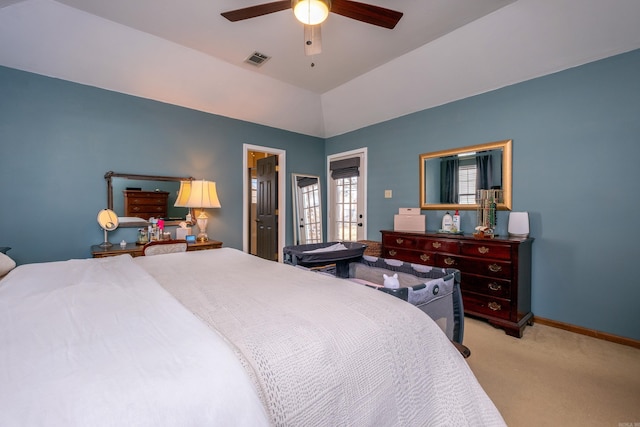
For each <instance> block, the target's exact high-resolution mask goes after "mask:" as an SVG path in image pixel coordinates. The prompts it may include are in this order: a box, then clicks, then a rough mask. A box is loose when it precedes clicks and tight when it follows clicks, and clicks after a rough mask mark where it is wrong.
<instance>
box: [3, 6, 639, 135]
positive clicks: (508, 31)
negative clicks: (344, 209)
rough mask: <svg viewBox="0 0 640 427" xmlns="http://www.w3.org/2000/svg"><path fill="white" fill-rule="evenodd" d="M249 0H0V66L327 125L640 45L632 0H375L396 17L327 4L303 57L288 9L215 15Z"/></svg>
mask: <svg viewBox="0 0 640 427" xmlns="http://www.w3.org/2000/svg"><path fill="white" fill-rule="evenodd" d="M269 1H270V0H269ZM260 3H263V1H260V0H218V1H212V0H181V1H180V2H176V1H175V0H135V1H131V0H110V1H105V0H58V1H54V0H0V65H5V66H8V67H13V68H17V69H22V70H26V71H31V72H35V73H39V74H43V75H47V76H52V77H57V78H61V79H64V80H70V81H74V82H78V83H82V84H87V85H92V86H96V87H101V88H105V89H109V90H114V91H118V92H123V93H128V94H132V95H136V96H141V97H145V98H149V99H155V100H159V101H163V102H168V103H172V104H176V105H181V106H185V107H189V108H194V109H198V110H202V111H207V112H211V113H215V114H220V115H223V116H227V117H232V118H237V119H241V120H246V121H250V122H254V123H259V124H264V125H268V126H273V127H276V128H281V129H286V130H290V131H294V132H299V133H303V134H308V135H313V136H319V137H331V136H335V135H340V134H342V133H345V132H349V131H352V130H355V129H358V128H361V127H363V126H367V125H370V124H373V123H378V122H381V121H384V120H389V119H392V118H395V117H399V116H402V115H405V114H408V113H412V112H415V111H420V110H423V109H425V108H430V107H433V106H436V105H441V104H444V103H447V102H451V101H453V100H457V99H461V98H465V97H468V96H471V95H475V94H478V93H483V92H486V91H489V90H493V89H496V88H500V87H504V86H506V85H510V84H514V83H517V82H521V81H524V80H528V79H531V78H535V77H538V76H542V75H545V74H549V73H553V72H556V71H560V70H563V69H566V68H570V67H573V66H577V65H581V64H584V63H587V62H590V61H594V60H597V59H601V58H605V57H608V56H611V55H615V54H618V53H622V52H626V51H629V50H633V49H637V48H640V25H638V22H640V1H638V0H608V1H605V0H517V1H514V0H394V1H391V0H375V1H370V2H368V3H371V4H375V5H379V6H383V7H386V8H390V9H394V10H398V11H401V12H403V13H404V16H403V17H402V19H401V20H400V22H399V24H398V25H397V26H396V28H395V29H393V30H388V29H384V28H379V27H376V26H373V25H370V24H365V23H362V22H359V21H355V20H352V19H348V18H345V17H342V16H339V15H335V14H331V15H330V17H329V19H328V20H327V21H326V22H325V23H324V24H322V50H323V52H322V53H321V54H319V55H316V56H314V57H307V56H305V55H304V49H303V47H304V45H303V29H302V26H301V24H299V23H298V22H297V21H296V20H295V18H294V17H293V14H292V13H291V12H290V11H281V12H277V13H273V14H269V15H265V16H262V17H257V18H253V19H250V20H246V21H240V22H235V23H234V22H229V21H227V20H226V19H225V18H223V17H221V16H220V13H221V12H224V11H228V10H233V9H238V8H242V7H247V6H252V5H257V4H260ZM254 51H259V52H261V53H264V54H267V55H269V56H271V59H270V60H269V61H268V62H266V63H265V64H264V65H263V66H262V67H259V68H256V67H255V66H253V65H249V64H246V63H244V62H243V61H244V59H245V58H246V57H247V56H249V55H250V54H251V53H252V52H254ZM311 63H314V64H315V65H314V66H313V67H311Z"/></svg>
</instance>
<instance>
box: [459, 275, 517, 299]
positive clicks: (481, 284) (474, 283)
mask: <svg viewBox="0 0 640 427" xmlns="http://www.w3.org/2000/svg"><path fill="white" fill-rule="evenodd" d="M460 285H461V287H462V290H463V292H464V291H471V292H476V293H479V294H482V295H487V296H491V297H496V298H506V299H509V298H510V297H511V281H510V280H502V279H493V278H489V277H483V276H476V275H475V274H466V273H464V272H463V273H462V280H461V283H460Z"/></svg>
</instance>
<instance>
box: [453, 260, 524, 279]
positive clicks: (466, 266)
mask: <svg viewBox="0 0 640 427" xmlns="http://www.w3.org/2000/svg"><path fill="white" fill-rule="evenodd" d="M455 268H458V269H460V270H461V271H463V272H473V273H475V274H478V275H480V276H487V277H491V278H497V279H511V263H510V262H508V261H493V260H482V259H478V258H462V259H461V260H460V265H459V266H456V267H455Z"/></svg>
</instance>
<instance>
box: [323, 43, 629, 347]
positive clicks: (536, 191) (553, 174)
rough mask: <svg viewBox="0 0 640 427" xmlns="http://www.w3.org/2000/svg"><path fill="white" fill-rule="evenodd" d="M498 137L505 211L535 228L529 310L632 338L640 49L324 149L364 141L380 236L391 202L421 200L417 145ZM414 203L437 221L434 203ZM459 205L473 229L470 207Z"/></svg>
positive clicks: (393, 209)
mask: <svg viewBox="0 0 640 427" xmlns="http://www.w3.org/2000/svg"><path fill="white" fill-rule="evenodd" d="M418 84H419V83H418ZM504 139H513V144H514V145H513V210H514V211H528V212H529V214H530V223H531V224H530V226H531V236H532V237H534V238H535V242H534V244H533V274H532V279H533V312H534V314H535V315H537V316H540V317H544V318H549V319H554V320H557V321H561V322H566V323H570V324H574V325H579V326H582V327H586V328H592V329H596V330H600V331H603V332H607V333H612V334H616V335H621V336H626V337H630V338H634V339H640V310H639V309H638V301H640V286H638V283H639V282H638V280H637V279H634V277H635V276H637V274H636V273H635V271H634V270H633V268H634V265H635V262H637V260H638V259H640V228H639V227H638V226H637V223H638V221H637V220H636V219H634V216H635V215H636V214H637V213H638V212H640V50H637V51H633V52H630V53H627V54H623V55H618V56H615V57H612V58H609V59H606V60H602V61H598V62H594V63H590V64H587V65H584V66H581V67H577V68H573V69H570V70H567V71H564V72H561V73H557V74H553V75H549V76H546V77H542V78H538V79H534V80H530V81H527V82H524V83H521V84H517V85H513V86H510V87H506V88H503V89H500V90H496V91H493V92H490V93H486V94H482V95H478V96H474V97H471V98H467V99H464V100H461V101H458V102H453V103H450V104H447V105H443V106H440V107H437V108H432V109H428V110H425V111H421V112H418V113H415V114H411V115H408V116H405V117H401V118H398V119H395V120H391V121H388V122H385V123H380V124H377V125H373V126H369V127H367V128H364V129H360V130H357V131H355V132H351V133H348V134H345V135H341V136H338V137H334V138H330V139H328V140H327V141H326V154H327V155H328V154H334V153H337V152H342V151H347V150H352V149H355V148H358V147H363V146H366V147H368V170H369V175H368V194H367V196H368V206H367V209H368V238H369V239H374V240H379V239H380V233H379V230H382V229H392V228H393V215H394V213H397V210H398V208H399V207H412V206H418V204H419V199H418V197H419V193H418V192H419V189H418V155H419V154H420V153H425V152H430V151H437V150H441V149H448V148H455V147H462V146H468V145H474V144H480V143H484V142H491V141H498V140H504ZM386 189H390V190H393V196H394V197H393V198H392V199H385V198H384V190H386ZM423 213H425V214H426V215H427V227H428V228H429V229H437V228H439V225H440V221H441V218H442V215H443V214H444V212H442V211H423ZM461 215H462V226H463V229H464V230H465V231H467V232H471V231H472V230H473V227H474V226H475V212H474V211H462V212H461ZM507 215H508V214H507V213H506V212H499V218H498V220H499V225H498V232H501V233H505V232H506V228H507V220H508V216H507Z"/></svg>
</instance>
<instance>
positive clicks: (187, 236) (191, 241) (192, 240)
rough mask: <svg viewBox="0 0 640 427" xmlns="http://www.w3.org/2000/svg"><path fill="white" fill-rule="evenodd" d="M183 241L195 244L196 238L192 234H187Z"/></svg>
mask: <svg viewBox="0 0 640 427" xmlns="http://www.w3.org/2000/svg"><path fill="white" fill-rule="evenodd" d="M184 239H185V240H186V241H187V243H195V242H196V236H194V235H193V234H188V235H186V236H184Z"/></svg>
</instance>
